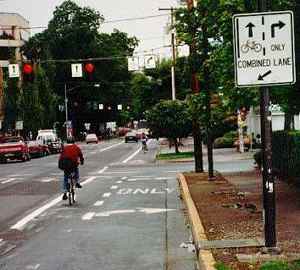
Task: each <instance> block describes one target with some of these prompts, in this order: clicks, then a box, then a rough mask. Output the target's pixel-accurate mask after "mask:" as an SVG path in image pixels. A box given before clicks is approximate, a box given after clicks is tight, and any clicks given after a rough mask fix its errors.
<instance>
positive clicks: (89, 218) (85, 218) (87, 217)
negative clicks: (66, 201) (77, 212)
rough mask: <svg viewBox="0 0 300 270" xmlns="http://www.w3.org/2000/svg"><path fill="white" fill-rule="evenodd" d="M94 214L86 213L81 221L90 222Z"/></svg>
mask: <svg viewBox="0 0 300 270" xmlns="http://www.w3.org/2000/svg"><path fill="white" fill-rule="evenodd" d="M95 214H96V213H95V212H88V213H86V214H84V215H83V216H82V217H81V219H82V220H91V219H92V218H93V217H94V216H95Z"/></svg>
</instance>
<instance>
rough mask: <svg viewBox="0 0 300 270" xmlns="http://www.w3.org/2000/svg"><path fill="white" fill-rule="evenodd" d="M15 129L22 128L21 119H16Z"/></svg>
mask: <svg viewBox="0 0 300 270" xmlns="http://www.w3.org/2000/svg"><path fill="white" fill-rule="evenodd" d="M16 130H23V121H16Z"/></svg>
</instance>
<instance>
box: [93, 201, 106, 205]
mask: <svg viewBox="0 0 300 270" xmlns="http://www.w3.org/2000/svg"><path fill="white" fill-rule="evenodd" d="M103 204H104V201H97V202H95V203H94V206H101V205H103Z"/></svg>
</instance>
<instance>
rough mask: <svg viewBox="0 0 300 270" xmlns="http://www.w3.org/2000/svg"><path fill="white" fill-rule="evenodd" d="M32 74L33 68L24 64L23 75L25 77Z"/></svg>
mask: <svg viewBox="0 0 300 270" xmlns="http://www.w3.org/2000/svg"><path fill="white" fill-rule="evenodd" d="M32 72H33V67H32V65H30V64H24V66H23V73H24V74H26V75H30V74H32Z"/></svg>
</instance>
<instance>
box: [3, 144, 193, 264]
mask: <svg viewBox="0 0 300 270" xmlns="http://www.w3.org/2000/svg"><path fill="white" fill-rule="evenodd" d="M140 148H141V147H140V145H139V144H136V143H130V144H125V143H123V142H122V141H117V140H115V141H110V142H105V143H101V144H99V145H82V149H83V152H84V154H85V156H86V162H85V165H84V166H82V167H81V171H80V172H81V179H82V183H83V189H82V190H78V192H77V195H78V196H77V203H76V204H75V205H74V206H72V207H70V206H68V205H67V203H66V202H63V201H61V194H60V182H61V178H62V173H61V172H60V171H59V170H58V169H57V156H49V157H45V158H42V159H35V160H32V161H31V162H28V163H9V164H3V165H1V166H0V170H1V172H0V173H1V175H0V213H1V215H0V231H1V233H0V269H1V270H2V269H5V270H6V269H7V270H21V269H22V270H24V269H43V270H56V269H57V270H58V269H64V270H65V269H67V270H68V269H76V270H81V269H84V270H89V269H91V270H92V269H93V270H94V269H103V270H106V269H109V270H111V269H118V270H122V269H139V270H140V269H147V270H148V269H149V270H152V269H153V270H158V269H172V270H177V269H178V270H179V269H181V270H183V269H195V266H194V265H195V254H194V253H193V252H192V246H190V245H186V244H188V243H189V239H190V232H189V230H188V229H187V227H186V225H185V218H184V213H183V211H182V207H183V206H182V205H181V202H180V200H179V198H178V190H177V181H176V172H178V171H182V170H192V166H193V164H183V165H176V164H156V163H154V156H155V153H156V149H157V145H156V142H155V141H151V142H150V146H149V148H150V151H149V152H148V153H146V154H144V153H143V152H141V151H140ZM183 246H184V248H183ZM187 246H189V248H186V247H187Z"/></svg>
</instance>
